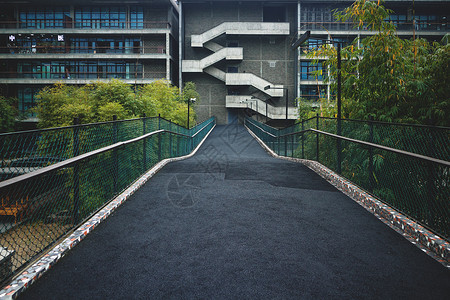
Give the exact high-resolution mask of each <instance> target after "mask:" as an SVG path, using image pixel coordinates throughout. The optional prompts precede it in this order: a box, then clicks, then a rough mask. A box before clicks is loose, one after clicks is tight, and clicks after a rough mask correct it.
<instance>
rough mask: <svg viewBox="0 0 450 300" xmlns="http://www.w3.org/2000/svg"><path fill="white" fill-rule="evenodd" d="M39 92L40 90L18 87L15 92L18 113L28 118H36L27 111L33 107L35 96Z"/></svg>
mask: <svg viewBox="0 0 450 300" xmlns="http://www.w3.org/2000/svg"><path fill="white" fill-rule="evenodd" d="M39 91H40V88H23V87H20V88H19V89H18V91H17V98H19V103H18V104H19V107H18V108H19V111H20V112H21V113H25V114H26V115H28V116H30V117H31V116H36V114H34V113H32V112H30V111H29V109H30V108H32V107H34V106H35V103H36V102H35V95H36V94H37V93H38V92H39Z"/></svg>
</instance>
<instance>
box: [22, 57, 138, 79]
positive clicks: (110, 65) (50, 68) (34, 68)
mask: <svg viewBox="0 0 450 300" xmlns="http://www.w3.org/2000/svg"><path fill="white" fill-rule="evenodd" d="M142 70H143V67H142V64H141V63H136V62H134V61H133V62H131V61H94V62H92V61H52V62H44V61H33V62H19V63H18V64H17V77H18V78H33V79H40V78H44V79H96V78H100V79H104V78H123V79H130V78H131V79H134V78H142Z"/></svg>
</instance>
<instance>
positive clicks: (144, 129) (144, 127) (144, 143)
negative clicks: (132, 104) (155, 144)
mask: <svg viewBox="0 0 450 300" xmlns="http://www.w3.org/2000/svg"><path fill="white" fill-rule="evenodd" d="M146 132H147V115H146V114H145V113H144V114H143V116H142V135H144V134H146ZM142 167H143V169H144V170H143V171H144V173H145V171H147V139H144V140H143V141H142Z"/></svg>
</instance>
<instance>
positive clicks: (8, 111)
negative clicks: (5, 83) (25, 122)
mask: <svg viewBox="0 0 450 300" xmlns="http://www.w3.org/2000/svg"><path fill="white" fill-rule="evenodd" d="M16 103H17V99H15V98H6V97H3V96H0V133H2V132H9V131H13V130H14V126H15V125H16V117H17V116H18V112H17V109H16V108H15V104H16Z"/></svg>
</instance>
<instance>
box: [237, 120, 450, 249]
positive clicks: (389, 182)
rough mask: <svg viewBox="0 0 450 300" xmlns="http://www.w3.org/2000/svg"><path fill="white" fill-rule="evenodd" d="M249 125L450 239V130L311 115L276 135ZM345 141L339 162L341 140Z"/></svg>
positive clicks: (271, 143)
mask: <svg viewBox="0 0 450 300" xmlns="http://www.w3.org/2000/svg"><path fill="white" fill-rule="evenodd" d="M245 124H246V125H247V127H248V128H249V129H250V130H252V132H254V133H255V134H256V135H257V136H258V137H259V138H260V139H261V140H262V141H263V142H264V143H265V144H266V145H267V146H268V147H269V148H271V149H272V150H273V151H274V152H275V153H277V154H278V155H282V156H288V157H296V158H302V159H309V160H315V161H318V162H320V163H321V164H323V165H325V166H326V167H328V168H329V169H331V170H333V171H336V170H337V169H338V168H337V166H338V164H339V163H340V164H341V175H342V176H343V177H345V178H347V179H349V180H350V181H352V182H354V183H355V184H356V185H358V186H360V187H361V188H363V189H365V190H366V191H368V192H369V193H371V194H372V195H374V196H376V197H377V198H378V199H380V200H381V201H383V202H385V203H386V204H388V205H389V206H391V207H393V208H395V209H397V210H398V211H401V212H402V213H404V214H406V215H408V216H410V217H411V218H412V219H415V220H416V221H417V222H418V223H420V224H422V225H424V226H425V227H428V228H430V229H431V230H432V231H434V232H436V233H437V234H440V235H441V236H442V237H444V238H445V239H447V240H450V236H449V235H450V206H449V200H450V162H449V160H450V159H449V157H450V156H449V151H450V147H449V134H450V128H445V127H432V126H420V125H404V124H392V123H384V122H370V121H356V120H342V131H343V134H342V136H338V135H335V134H334V132H336V119H331V118H319V117H315V118H311V119H309V120H305V121H303V122H302V123H299V124H296V125H295V126H292V127H288V128H285V129H283V130H279V131H278V132H277V133H276V134H274V133H273V131H272V132H271V131H269V130H266V127H264V126H262V124H261V123H259V122H257V121H255V120H251V119H246V121H245ZM338 140H340V142H341V148H340V149H341V155H340V157H341V161H338V157H339V155H338V153H337V151H338V150H337V149H338V147H337V141H338Z"/></svg>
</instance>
